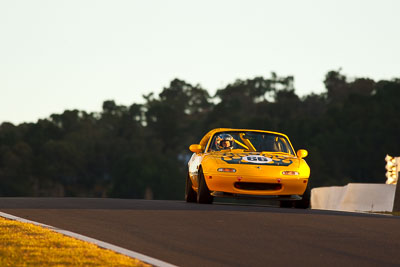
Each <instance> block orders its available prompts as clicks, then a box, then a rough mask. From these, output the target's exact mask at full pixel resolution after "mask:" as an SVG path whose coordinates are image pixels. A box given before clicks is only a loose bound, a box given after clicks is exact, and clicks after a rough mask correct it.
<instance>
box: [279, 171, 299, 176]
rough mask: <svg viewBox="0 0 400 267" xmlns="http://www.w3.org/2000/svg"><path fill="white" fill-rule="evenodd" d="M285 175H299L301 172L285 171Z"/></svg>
mask: <svg viewBox="0 0 400 267" xmlns="http://www.w3.org/2000/svg"><path fill="white" fill-rule="evenodd" d="M282 174H283V175H299V172H296V171H283V172H282Z"/></svg>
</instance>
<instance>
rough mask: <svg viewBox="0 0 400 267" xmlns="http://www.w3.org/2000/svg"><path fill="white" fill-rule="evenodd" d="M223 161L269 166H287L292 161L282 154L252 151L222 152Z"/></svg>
mask: <svg viewBox="0 0 400 267" xmlns="http://www.w3.org/2000/svg"><path fill="white" fill-rule="evenodd" d="M221 159H222V160H223V161H225V162H226V163H229V164H257V165H271V166H289V165H290V164H292V163H293V161H292V160H291V159H288V158H286V157H283V156H277V155H273V156H269V157H267V156H264V155H262V154H261V153H257V152H253V153H250V154H234V153H224V154H223V155H222V157H221Z"/></svg>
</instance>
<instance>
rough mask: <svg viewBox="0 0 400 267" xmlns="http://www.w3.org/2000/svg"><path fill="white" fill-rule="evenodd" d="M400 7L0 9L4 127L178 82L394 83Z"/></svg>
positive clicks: (186, 0)
mask: <svg viewBox="0 0 400 267" xmlns="http://www.w3.org/2000/svg"><path fill="white" fill-rule="evenodd" d="M399 10H400V1H397V0H392V1H389V0H379V1H378V0H376V1H366V0H363V1H361V0H360V1H351V0H346V1H339V0H334V1H332V0H330V1H323V0H315V1H311V0H308V1H305V0H301V1H298V0H293V1H267V0H262V1H251V0H246V1H245V0H242V1H233V0H229V1H220V0H212V1H204V0H203V1H190V0H159V1H152V0H146V1H145V0H143V1H133V0H129V1H128V0H127V1H117V0H114V1H111V0H93V1H85V0H78V1H75V0H65V1H57V0H48V1H44V0H35V1H32V0H24V1H21V0H0V122H3V121H10V122H13V123H21V122H25V121H28V122H35V121H36V120H37V119H39V118H46V117H49V116H50V114H52V113H61V112H62V111H64V110H65V109H80V110H86V111H88V112H92V111H100V110H101V106H102V103H103V101H104V100H108V99H113V100H115V101H116V102H117V103H118V104H123V105H130V104H132V103H140V102H143V98H142V95H143V94H146V93H149V92H155V93H159V92H160V91H161V90H162V88H163V87H166V86H168V84H169V82H170V81H171V80H172V79H174V78H179V79H183V80H185V81H186V82H189V83H192V84H198V83H199V84H201V85H202V86H203V87H204V88H206V89H208V90H209V92H210V94H214V93H215V91H216V90H217V89H219V88H223V87H224V86H225V85H227V84H228V83H231V82H233V81H234V80H235V79H237V78H241V79H247V78H253V77H255V76H260V75H263V76H266V77H269V75H270V72H272V71H274V72H276V73H277V74H278V75H280V76H287V75H293V76H294V77H295V88H296V92H297V93H298V94H299V95H306V94H309V93H311V92H315V93H320V92H322V91H323V90H324V87H323V83H322V81H323V79H324V75H325V74H326V73H327V72H328V71H329V70H337V69H339V68H342V69H343V70H342V72H343V73H344V74H346V75H348V76H350V77H370V78H373V79H392V78H394V77H400V16H399Z"/></svg>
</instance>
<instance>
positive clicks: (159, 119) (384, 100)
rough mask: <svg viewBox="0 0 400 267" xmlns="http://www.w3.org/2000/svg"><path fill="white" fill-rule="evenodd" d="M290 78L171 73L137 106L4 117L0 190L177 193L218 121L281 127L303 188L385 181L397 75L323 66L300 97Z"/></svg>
mask: <svg viewBox="0 0 400 267" xmlns="http://www.w3.org/2000/svg"><path fill="white" fill-rule="evenodd" d="M293 79H294V78H293V77H292V76H287V77H281V76H278V75H276V74H275V73H271V75H270V77H255V78H252V79H246V80H236V81H234V82H233V83H230V84H228V85H227V86H226V87H225V88H222V89H219V90H217V92H216V94H215V95H214V96H210V95H209V93H208V91H207V90H206V89H204V88H203V87H201V85H192V84H190V83H188V82H186V81H183V80H179V79H174V80H173V81H171V83H170V84H169V86H168V87H165V88H163V90H162V91H161V93H159V94H158V95H155V94H154V93H151V94H148V95H145V96H143V97H144V103H141V104H138V103H133V104H132V105H130V106H124V105H118V104H117V103H115V101H113V100H107V101H104V103H103V106H102V111H101V112H91V113H88V112H86V111H83V110H66V111H64V112H63V113H62V114H52V115H50V116H49V117H48V118H45V119H40V120H38V121H37V122H36V123H22V124H19V125H13V124H12V123H8V122H3V123H2V124H1V125H0V196H77V197H118V198H143V197H147V198H155V199H183V195H184V184H185V177H186V173H187V160H188V157H190V155H191V152H190V151H189V150H188V147H189V145H190V144H193V143H198V142H199V141H200V139H201V137H202V136H203V135H204V134H205V133H206V132H208V131H209V130H210V129H213V128H219V127H232V128H249V129H264V130H271V131H277V132H283V133H285V134H287V135H288V136H289V138H290V139H291V141H292V143H293V146H294V147H295V149H296V150H297V149H300V148H305V149H307V150H308V151H309V156H308V157H307V158H306V160H307V162H308V164H309V165H310V167H311V177H310V178H311V180H310V181H311V186H312V187H317V186H331V185H344V184H347V183H349V182H357V183H358V182H360V183H384V182H385V180H386V178H385V169H384V166H385V161H384V158H385V155H386V154H390V155H394V156H399V155H400V127H399V125H400V116H399V113H398V111H399V107H400V103H399V101H400V79H392V80H380V81H374V80H372V79H369V78H352V79H350V78H348V77H347V76H346V75H344V74H342V73H341V71H340V70H339V71H330V72H328V73H327V74H326V76H325V79H324V85H325V91H324V92H323V93H320V94H315V93H311V94H308V95H305V96H302V97H299V96H298V95H297V94H296V92H295V88H294V86H293Z"/></svg>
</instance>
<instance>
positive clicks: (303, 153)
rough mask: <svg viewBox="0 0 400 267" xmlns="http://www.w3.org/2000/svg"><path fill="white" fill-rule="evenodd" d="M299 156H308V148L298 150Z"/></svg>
mask: <svg viewBox="0 0 400 267" xmlns="http://www.w3.org/2000/svg"><path fill="white" fill-rule="evenodd" d="M296 154H297V157H298V158H299V159H302V158H305V157H307V156H308V151H307V150H305V149H299V150H297V153H296Z"/></svg>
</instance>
